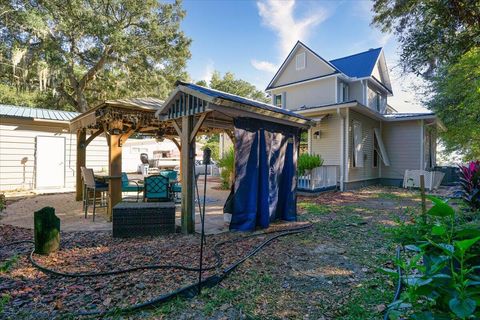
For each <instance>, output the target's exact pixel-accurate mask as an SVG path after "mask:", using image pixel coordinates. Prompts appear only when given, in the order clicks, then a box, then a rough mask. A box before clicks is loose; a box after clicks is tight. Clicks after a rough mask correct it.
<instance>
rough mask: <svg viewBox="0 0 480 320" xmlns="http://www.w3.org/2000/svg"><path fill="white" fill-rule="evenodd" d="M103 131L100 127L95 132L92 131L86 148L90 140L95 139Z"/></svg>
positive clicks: (86, 142)
mask: <svg viewBox="0 0 480 320" xmlns="http://www.w3.org/2000/svg"><path fill="white" fill-rule="evenodd" d="M102 133H103V128H102V129H98V130H97V131H95V132H94V133H92V134H91V135H90V137H88V139H87V141H85V148H86V147H87V146H88V145H89V144H90V142H92V141H93V139H95V138H96V137H98V136H99V135H101V134H102Z"/></svg>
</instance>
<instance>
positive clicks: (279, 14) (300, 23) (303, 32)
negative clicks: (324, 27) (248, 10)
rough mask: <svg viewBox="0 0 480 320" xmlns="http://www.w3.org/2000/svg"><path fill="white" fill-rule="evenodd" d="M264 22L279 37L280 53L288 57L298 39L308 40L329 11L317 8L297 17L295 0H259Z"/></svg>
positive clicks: (260, 12) (259, 9)
mask: <svg viewBox="0 0 480 320" xmlns="http://www.w3.org/2000/svg"><path fill="white" fill-rule="evenodd" d="M257 7H258V13H259V15H260V17H262V23H263V24H264V25H266V26H267V27H269V28H270V29H272V30H273V31H275V32H276V33H277V37H278V38H279V40H280V42H279V49H280V55H281V56H282V57H286V56H287V55H288V53H289V52H290V50H291V49H292V47H293V45H294V44H295V43H296V42H297V40H301V41H306V40H307V39H308V36H309V34H310V31H311V30H312V28H313V27H315V26H316V25H318V24H319V23H321V22H323V21H325V19H326V18H327V16H328V15H327V12H326V10H325V9H323V8H316V9H315V10H314V11H313V12H311V13H310V14H308V15H307V16H305V17H303V18H301V19H295V16H294V11H295V0H285V1H278V0H262V1H258V2H257Z"/></svg>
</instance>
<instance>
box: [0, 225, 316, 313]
mask: <svg viewBox="0 0 480 320" xmlns="http://www.w3.org/2000/svg"><path fill="white" fill-rule="evenodd" d="M311 227H312V224H309V225H306V226H302V227H297V228H291V229H286V230H285V229H284V230H274V231H269V232H260V233H254V234H251V235H248V236H244V237H239V238H235V239H230V240H224V241H220V242H217V243H215V245H214V246H213V248H212V250H213V252H214V255H215V257H216V260H217V261H216V263H215V264H214V265H212V266H208V267H205V268H202V270H204V271H208V270H213V269H217V268H219V267H221V265H222V258H221V255H220V253H219V251H218V247H220V246H222V245H225V244H228V243H232V242H239V241H244V240H246V239H250V238H253V237H258V236H263V235H268V234H275V233H276V235H274V236H272V237H270V238H269V239H267V240H265V241H263V242H262V243H260V244H259V245H258V246H256V247H255V248H253V249H252V250H251V251H250V252H248V253H247V255H245V256H244V257H242V258H241V259H239V260H237V261H235V262H234V263H232V264H231V265H229V266H227V267H226V268H225V269H223V270H222V271H221V272H220V273H219V274H216V275H212V276H210V277H208V278H206V279H203V280H202V283H201V286H202V287H207V288H211V287H213V286H215V285H217V284H218V283H220V282H221V281H222V280H223V279H225V278H226V277H227V276H228V275H229V274H230V273H231V272H232V271H233V270H235V269H236V268H237V267H238V266H239V265H240V264H242V263H243V262H245V261H246V260H247V259H249V258H251V257H252V256H254V255H255V254H257V253H258V252H259V251H260V250H262V249H263V248H264V247H265V246H266V245H268V244H269V243H270V242H272V241H274V240H276V239H278V238H280V237H284V236H288V235H293V234H298V233H302V232H305V231H306V230H307V229H309V228H311ZM22 243H34V242H33V241H31V240H21V241H15V242H10V243H7V244H4V245H2V246H0V249H3V248H4V247H7V246H13V245H18V244H22ZM33 254H34V250H32V251H31V252H30V255H29V260H30V263H32V265H33V266H34V267H36V268H37V269H39V270H40V271H42V272H44V273H47V274H51V275H54V276H61V277H71V278H81V277H101V276H111V275H118V274H123V273H128V272H134V271H138V270H147V269H150V270H152V269H178V270H185V271H189V272H198V271H199V269H198V268H193V267H188V266H182V265H169V264H166V265H144V266H137V267H133V268H127V269H122V270H114V271H106V272H89V273H67V272H60V271H56V270H53V269H50V268H47V267H45V266H42V265H40V264H39V263H37V262H36V261H35V260H34V258H33ZM197 294H198V283H193V284H191V285H188V286H185V287H182V288H179V289H177V290H174V291H171V292H169V293H166V294H163V295H160V296H158V297H155V298H153V299H151V300H148V301H145V302H142V303H138V304H134V305H130V306H128V307H125V308H117V309H112V310H104V311H101V310H93V311H81V312H79V313H77V314H76V315H77V316H105V315H107V314H110V313H112V312H115V313H119V312H120V313H125V312H131V311H134V310H139V309H144V308H148V307H152V306H154V305H158V304H160V303H164V302H167V301H169V300H171V299H173V298H175V297H186V298H192V297H194V296H196V295H197Z"/></svg>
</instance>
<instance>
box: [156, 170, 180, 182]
mask: <svg viewBox="0 0 480 320" xmlns="http://www.w3.org/2000/svg"><path fill="white" fill-rule="evenodd" d="M160 175H162V176H164V177H166V178H168V180H170V181H175V180H177V176H178V173H177V171H175V170H162V171H160Z"/></svg>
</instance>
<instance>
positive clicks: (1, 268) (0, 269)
mask: <svg viewBox="0 0 480 320" xmlns="http://www.w3.org/2000/svg"><path fill="white" fill-rule="evenodd" d="M17 261H18V256H17V255H14V256H13V257H11V258H9V259H7V261H5V262H4V263H2V264H1V265H0V274H1V273H6V272H8V271H10V269H12V267H13V266H14V265H15V263H17Z"/></svg>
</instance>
